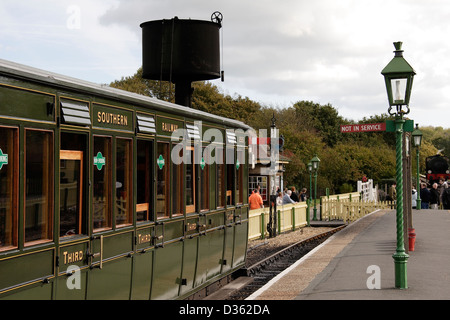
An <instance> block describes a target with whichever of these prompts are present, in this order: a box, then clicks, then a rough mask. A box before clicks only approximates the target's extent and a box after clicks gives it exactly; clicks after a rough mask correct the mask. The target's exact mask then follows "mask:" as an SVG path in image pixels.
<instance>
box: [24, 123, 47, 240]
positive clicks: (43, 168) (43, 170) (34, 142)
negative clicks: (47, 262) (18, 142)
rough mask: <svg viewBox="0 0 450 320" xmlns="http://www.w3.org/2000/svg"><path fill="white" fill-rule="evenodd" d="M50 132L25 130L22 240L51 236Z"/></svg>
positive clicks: (44, 238) (42, 238) (41, 238)
mask: <svg viewBox="0 0 450 320" xmlns="http://www.w3.org/2000/svg"><path fill="white" fill-rule="evenodd" d="M52 191H53V134H52V132H48V131H38V130H26V136H25V242H28V243H27V244H30V242H34V241H41V240H51V239H52V215H53V214H52V212H53V205H52V203H53V196H52V195H53V192H52Z"/></svg>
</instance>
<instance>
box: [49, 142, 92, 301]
mask: <svg viewBox="0 0 450 320" xmlns="http://www.w3.org/2000/svg"><path fill="white" fill-rule="evenodd" d="M83 172H84V171H83V151H77V150H61V151H60V178H59V179H60V180H59V239H60V247H59V255H58V257H59V259H58V260H59V261H58V267H59V272H58V275H59V278H58V290H57V298H58V299H84V298H85V297H84V294H85V292H86V290H85V285H86V271H87V259H86V252H87V248H88V238H87V236H86V233H87V232H86V227H85V218H84V216H85V215H84V214H83V211H85V210H84V207H85V205H84V201H83V199H84V196H83V190H84V189H83V188H84V184H85V182H84V181H83ZM83 289H84V290H83Z"/></svg>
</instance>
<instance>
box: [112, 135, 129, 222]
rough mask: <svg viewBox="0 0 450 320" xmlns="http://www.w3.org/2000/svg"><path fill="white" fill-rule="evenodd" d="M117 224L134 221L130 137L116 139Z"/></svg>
mask: <svg viewBox="0 0 450 320" xmlns="http://www.w3.org/2000/svg"><path fill="white" fill-rule="evenodd" d="M116 145H117V146H116V148H117V150H116V206H115V214H116V225H117V226H119V227H120V226H125V225H130V224H131V223H133V216H132V212H133V211H132V210H131V202H132V200H133V194H132V190H131V185H132V180H131V173H132V166H131V164H132V144H131V140H129V139H119V138H118V139H117V140H116Z"/></svg>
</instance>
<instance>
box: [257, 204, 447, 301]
mask: <svg viewBox="0 0 450 320" xmlns="http://www.w3.org/2000/svg"><path fill="white" fill-rule="evenodd" d="M395 215H396V213H395V211H394V210H389V211H375V212H373V213H371V214H369V215H367V216H365V217H364V218H362V219H360V220H358V221H356V222H353V223H351V224H350V225H349V226H347V227H346V228H345V229H343V230H341V231H339V232H338V233H336V234H335V235H333V236H332V237H330V238H329V239H328V240H327V241H325V242H324V243H323V244H322V245H321V246H319V247H317V248H316V249H314V250H313V251H311V252H310V253H309V254H308V255H306V256H305V257H303V258H302V259H301V260H299V261H297V262H296V263H295V264H294V265H292V266H291V267H290V268H289V269H287V270H286V271H284V272H283V273H282V274H280V275H278V276H277V277H276V278H274V279H272V281H271V282H269V283H268V284H267V285H266V286H264V287H263V288H261V289H260V290H258V291H257V292H255V293H254V294H253V295H252V296H250V297H249V298H248V300H330V299H338V300H339V299H341V300H414V299H421V300H428V299H433V300H443V299H445V300H449V299H450V212H449V211H447V210H413V227H414V228H415V233H416V243H415V250H414V251H410V252H409V259H408V262H407V277H408V288H407V289H398V288H395V272H394V271H395V269H394V260H393V258H392V255H393V253H394V252H395V250H396V222H395V221H396V216H395ZM378 280H379V281H378ZM377 283H379V284H380V288H379V289H376V288H375V289H369V287H372V286H373V285H374V284H377Z"/></svg>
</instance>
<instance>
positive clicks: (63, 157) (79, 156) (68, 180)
mask: <svg viewBox="0 0 450 320" xmlns="http://www.w3.org/2000/svg"><path fill="white" fill-rule="evenodd" d="M82 175H83V152H82V151H73V150H61V151H60V183H59V236H60V237H64V236H70V235H74V234H81V227H82V219H81V215H82V210H83V208H82V195H83V176H82Z"/></svg>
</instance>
